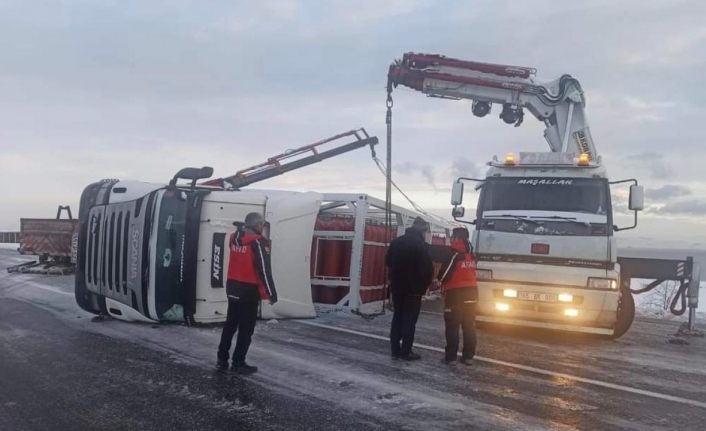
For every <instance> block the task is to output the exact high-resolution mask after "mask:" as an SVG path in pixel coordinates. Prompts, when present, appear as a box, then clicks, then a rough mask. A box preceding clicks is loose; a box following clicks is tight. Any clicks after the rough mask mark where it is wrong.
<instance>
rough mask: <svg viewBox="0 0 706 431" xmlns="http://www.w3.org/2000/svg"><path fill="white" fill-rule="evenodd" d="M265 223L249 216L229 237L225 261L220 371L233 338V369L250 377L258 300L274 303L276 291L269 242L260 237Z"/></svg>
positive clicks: (255, 214)
mask: <svg viewBox="0 0 706 431" xmlns="http://www.w3.org/2000/svg"><path fill="white" fill-rule="evenodd" d="M264 226H265V220H264V218H263V217H262V215H261V214H259V213H255V212H252V213H249V214H248V215H247V216H246V217H245V225H244V226H242V225H240V226H239V227H238V230H236V231H235V233H233V234H231V236H230V242H229V243H230V255H229V262H228V282H227V283H226V294H227V295H228V316H227V317H226V323H225V325H224V326H223V332H222V333H221V342H220V344H219V345H218V363H217V367H218V369H219V370H227V369H228V356H229V352H230V346H231V343H232V341H233V335H235V333H236V331H237V332H238V339H237V341H236V344H235V350H234V351H233V365H232V370H233V371H235V372H237V373H239V374H252V373H254V372H256V371H257V367H254V366H251V365H248V364H247V363H246V362H245V355H246V354H247V353H248V348H249V347H250V341H251V340H252V334H253V332H254V331H255V322H256V321H257V308H258V304H259V302H260V300H265V299H268V300H269V301H270V304H274V303H275V302H277V291H276V290H275V284H274V281H273V280H272V268H271V265H270V242H269V241H268V240H267V239H266V238H265V237H263V236H262V230H263V228H264Z"/></svg>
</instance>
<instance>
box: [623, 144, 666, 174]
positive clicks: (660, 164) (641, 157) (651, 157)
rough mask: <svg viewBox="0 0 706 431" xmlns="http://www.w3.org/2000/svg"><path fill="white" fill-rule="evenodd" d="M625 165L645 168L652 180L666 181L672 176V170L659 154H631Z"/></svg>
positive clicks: (650, 152)
mask: <svg viewBox="0 0 706 431" xmlns="http://www.w3.org/2000/svg"><path fill="white" fill-rule="evenodd" d="M627 163H629V164H631V165H641V166H644V167H646V168H647V169H648V170H649V171H650V174H651V175H652V176H653V177H654V178H658V179H666V178H671V177H673V176H674V168H673V167H672V165H671V163H669V162H668V161H667V160H665V156H664V154H661V153H657V152H653V151H647V152H643V153H640V154H633V155H630V156H628V157H627Z"/></svg>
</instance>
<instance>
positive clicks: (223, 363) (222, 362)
mask: <svg viewBox="0 0 706 431" xmlns="http://www.w3.org/2000/svg"><path fill="white" fill-rule="evenodd" d="M216 370H218V371H228V360H227V359H219V360H218V361H216Z"/></svg>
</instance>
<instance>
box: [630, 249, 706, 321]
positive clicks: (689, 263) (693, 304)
mask: <svg viewBox="0 0 706 431" xmlns="http://www.w3.org/2000/svg"><path fill="white" fill-rule="evenodd" d="M618 264H619V265H620V281H621V284H622V286H621V287H622V288H623V289H630V282H631V280H632V279H633V278H642V279H647V280H654V281H653V282H652V283H650V284H649V285H648V286H647V287H645V288H643V289H639V290H637V291H632V293H633V294H640V293H643V292H647V291H649V290H652V289H654V288H655V287H657V286H659V285H660V284H662V283H663V282H664V281H667V280H674V281H678V282H680V283H681V284H680V286H679V290H678V294H677V295H676V296H675V299H674V301H673V303H672V306H670V311H672V313H673V314H676V315H681V314H683V313H684V312H685V311H686V310H684V309H682V310H679V311H677V310H676V301H677V300H678V299H679V296H680V295H685V296H684V301H685V302H686V303H687V306H688V309H689V322H688V327H689V330H691V331H694V330H695V329H696V309H697V308H698V306H699V287H700V286H699V284H700V282H701V280H700V279H701V269H700V267H699V264H698V263H695V262H694V259H693V257H691V256H689V257H687V258H686V259H683V260H678V259H654V258H638V257H618Z"/></svg>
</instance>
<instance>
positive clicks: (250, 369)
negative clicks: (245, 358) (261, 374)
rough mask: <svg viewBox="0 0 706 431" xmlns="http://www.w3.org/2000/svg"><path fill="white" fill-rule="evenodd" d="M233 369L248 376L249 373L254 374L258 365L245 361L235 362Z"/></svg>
mask: <svg viewBox="0 0 706 431" xmlns="http://www.w3.org/2000/svg"><path fill="white" fill-rule="evenodd" d="M231 370H232V371H233V372H235V373H238V374H242V375H244V376H247V375H248V374H253V373H256V372H257V367H256V366H254V365H248V364H247V363H245V362H240V363H238V364H236V363H233V367H232V368H231Z"/></svg>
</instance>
